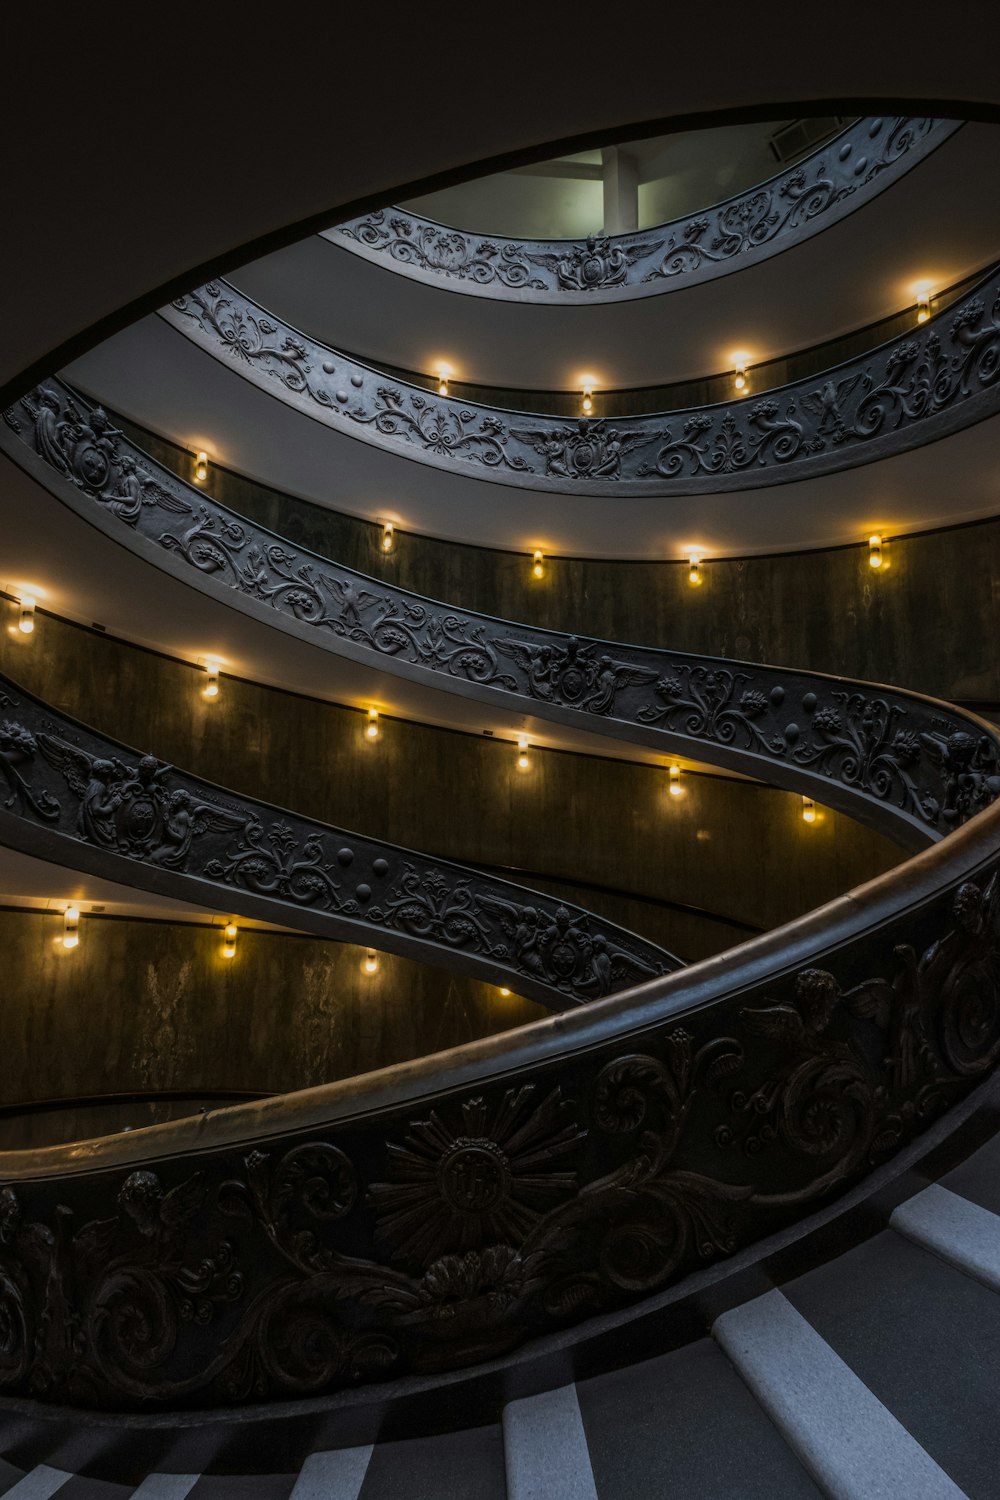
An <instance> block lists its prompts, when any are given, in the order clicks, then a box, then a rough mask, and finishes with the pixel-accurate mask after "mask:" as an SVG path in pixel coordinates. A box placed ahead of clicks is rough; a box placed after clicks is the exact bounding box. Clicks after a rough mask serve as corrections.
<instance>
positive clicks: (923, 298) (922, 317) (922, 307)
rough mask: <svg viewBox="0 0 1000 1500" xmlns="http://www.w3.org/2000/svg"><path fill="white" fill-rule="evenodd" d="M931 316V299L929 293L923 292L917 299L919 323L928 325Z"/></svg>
mask: <svg viewBox="0 0 1000 1500" xmlns="http://www.w3.org/2000/svg"><path fill="white" fill-rule="evenodd" d="M930 315H931V298H930V293H929V292H922V293H921V295H920V296H919V297H918V298H917V322H918V323H926V322H927V319H928V318H929V317H930Z"/></svg>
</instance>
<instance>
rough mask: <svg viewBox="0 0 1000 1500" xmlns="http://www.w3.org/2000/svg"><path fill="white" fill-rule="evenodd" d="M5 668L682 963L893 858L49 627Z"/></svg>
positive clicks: (701, 786) (299, 802) (240, 788)
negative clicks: (370, 721)
mask: <svg viewBox="0 0 1000 1500" xmlns="http://www.w3.org/2000/svg"><path fill="white" fill-rule="evenodd" d="M8 610H9V612H10V616H11V619H12V618H13V606H11V605H8ZM26 641H27V644H25V642H26ZM0 670H2V671H6V672H9V675H10V676H11V677H12V678H13V679H14V681H15V682H17V683H18V684H19V685H22V686H23V687H24V688H25V689H26V690H27V691H29V692H36V693H37V694H38V695H39V696H40V697H42V698H44V699H45V701H46V702H47V703H50V704H51V705H52V707H53V708H57V709H60V710H64V711H66V712H68V713H71V714H73V715H74V716H76V717H79V718H81V719H83V720H84V721H85V722H88V723H91V724H93V726H94V727H95V728H97V729H103V730H104V731H105V732H107V733H111V734H114V735H115V737H116V738H119V739H122V740H124V741H125V742H126V743H128V744H133V745H142V746H149V747H155V749H156V753H157V754H158V755H159V756H160V758H161V759H163V760H166V761H169V762H172V763H174V764H178V765H182V766H188V767H190V768H191V769H192V770H196V771H197V772H198V774H199V775H202V776H204V777H206V778H208V779H209V780H211V781H213V782H215V783H217V784H219V785H221V786H223V787H226V788H227V789H229V790H231V791H233V792H237V793H242V794H244V795H248V796H255V797H260V798H261V799H263V800H265V801H267V802H270V803H273V804H276V805H277V806H280V807H291V808H293V809H294V810H295V811H297V812H300V813H302V814H304V815H306V816H311V817H315V818H317V819H319V820H320V821H322V822H328V823H334V824H336V825H338V826H341V827H346V828H359V829H362V830H364V831H365V833H366V834H367V835H368V836H370V837H375V838H378V837H380V836H383V835H384V836H387V835H388V832H389V831H391V832H392V835H393V840H394V841H395V842H396V843H399V844H402V845H405V846H409V847H410V848H415V849H419V850H421V851H422V852H423V853H424V854H425V855H428V856H431V857H437V858H441V859H446V858H451V857H454V856H456V855H458V854H460V855H461V857H462V859H463V860H464V861H466V862H472V863H478V864H482V865H487V866H490V867H494V868H496V869H497V870H498V872H499V873H502V872H503V871H511V870H512V869H516V870H517V871H519V872H523V873H521V874H520V875H519V877H518V878H520V879H521V880H522V881H523V883H524V884H526V885H535V886H540V885H543V884H544V885H545V887H546V888H551V889H552V891H553V893H554V894H558V895H559V896H561V897H563V898H564V899H570V898H571V895H572V893H573V892H578V893H583V904H585V905H586V906H587V907H588V908H589V909H592V910H595V911H597V912H599V913H600V914H601V915H603V916H605V917H606V918H607V919H609V920H611V919H614V920H620V921H622V922H623V923H625V924H627V925H628V926H629V927H630V928H631V929H633V930H635V931H637V932H639V933H641V934H643V935H645V936H647V937H649V938H650V939H651V940H653V941H657V942H668V940H669V946H670V950H671V951H678V952H679V953H680V955H681V956H682V957H684V958H687V959H693V958H701V957H704V956H707V955H708V954H710V953H715V952H718V951H719V950H720V949H724V948H727V947H729V946H730V945H731V944H732V943H734V942H737V941H739V940H741V939H742V938H744V937H747V936H750V935H752V931H753V930H754V929H756V930H760V929H765V928H771V927H774V926H777V925H778V924H780V923H782V922H785V921H788V920H789V919H791V918H792V917H794V916H797V915H799V914H801V913H802V912H805V911H808V910H810V909H812V908H813V907H815V906H817V905H818V904H820V903H821V902H823V901H826V900H829V899H831V898H832V897H833V896H835V895H838V894H840V893H841V892H842V891H844V890H845V889H847V888H848V887H849V886H852V885H855V884H858V883H859V882H861V881H863V880H866V879H869V878H870V877H871V876H872V875H874V874H876V873H879V872H881V871H882V870H885V869H887V868H888V867H889V866H890V865H892V864H894V863H896V862H898V860H899V859H900V857H901V856H900V853H899V850H898V849H897V848H896V847H895V846H894V845H893V844H891V843H890V842H889V841H888V840H887V839H885V838H883V837H882V836H880V835H878V834H875V833H873V832H871V831H870V830H868V829H866V828H862V827H861V826H859V825H857V824H855V823H854V822H853V821H852V820H851V819H849V818H846V817H842V816H840V815H838V814H835V813H833V812H832V811H829V810H828V809H824V810H823V811H822V814H821V817H820V819H819V820H818V821H817V823H815V824H814V825H812V827H807V826H806V825H805V824H804V823H803V822H802V818H801V807H802V804H801V799H800V798H799V797H798V796H796V795H794V794H791V793H787V792H781V791H778V790H776V789H773V788H769V787H765V786H761V785H760V784H758V783H755V782H750V781H744V780H737V779H733V778H729V777H724V776H716V775H690V776H686V777H685V779H684V793H685V795H684V796H683V797H680V798H675V797H672V796H670V795H669V794H668V789H667V784H666V777H665V774H664V772H663V770H661V769H660V768H659V767H655V766H650V765H648V764H634V763H630V762H628V761H617V760H605V759H603V758H598V757H591V756H584V755H575V754H564V753H560V752H551V751H549V752H542V751H540V750H533V751H532V752H531V761H532V764H531V768H530V770H529V771H528V772H526V773H522V772H520V771H518V769H517V767H516V764H515V760H516V757H515V751H514V746H513V744H511V743H502V742H497V741H492V742H491V741H490V740H487V739H485V738H479V737H475V736H472V735H465V734H458V733H454V732H452V731H448V730H441V729H436V728H433V727H431V726H428V725H421V724H416V723H410V722H408V721H404V720H386V719H384V720H383V722H382V732H381V735H380V737H379V739H378V741H377V742H376V743H374V744H372V743H370V742H369V741H367V740H366V739H365V736H364V724H365V721H364V715H363V714H361V713H359V712H358V711H357V710H355V709H347V708H341V707H338V706H335V705H332V704H329V703H325V702H321V701H319V700H316V699H311V698H305V697H299V696H296V695H293V694H286V693H283V692H281V691H279V690H276V689H273V688H266V687H262V686H260V685H258V684H255V683H253V682H247V681H242V680H239V679H236V678H224V679H223V682H222V687H221V692H220V695H219V698H218V699H217V700H216V701H214V702H212V703H208V702H206V701H205V699H204V698H203V697H202V696H201V691H200V689H201V686H202V680H201V674H200V673H199V672H197V671H196V670H193V669H192V668H191V667H190V666H188V665H187V664H185V663H183V662H178V661H175V660H172V659H169V658H166V657H161V656H158V655H155V654H153V653H150V652H148V651H145V650H142V649H139V648H136V647H132V646H129V645H127V644H125V643H123V642H121V641H117V640H114V639H111V638H109V637H107V636H103V635H100V634H98V633H96V632H93V631H88V630H84V629H81V628H79V627H77V626H72V625H69V624H67V623H65V622H62V621H59V620H57V619H55V618H54V617H51V616H42V617H40V618H39V621H38V625H37V626H36V630H35V632H34V635H33V636H32V637H30V638H25V637H20V638H18V635H17V633H16V631H15V632H10V631H5V630H0ZM671 903H677V905H679V906H680V907H681V908H683V909H682V910H677V909H676V908H675V907H674V906H672V905H671ZM700 913H701V914H700ZM704 913H712V914H714V917H715V918H719V917H721V918H723V919H724V920H723V921H719V920H711V919H708V918H706V916H705V915H704ZM241 1086H242V1085H241Z"/></svg>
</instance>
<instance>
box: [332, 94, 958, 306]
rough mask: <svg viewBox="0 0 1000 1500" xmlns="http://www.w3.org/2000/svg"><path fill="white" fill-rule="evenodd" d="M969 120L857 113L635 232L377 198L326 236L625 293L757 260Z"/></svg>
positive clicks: (496, 274) (402, 254)
mask: <svg viewBox="0 0 1000 1500" xmlns="http://www.w3.org/2000/svg"><path fill="white" fill-rule="evenodd" d="M959 128H960V125H959V122H957V121H954V120H933V119H919V118H916V117H909V116H893V117H867V118H865V119H861V120H856V121H855V122H854V123H853V124H852V125H850V126H849V127H848V128H847V129H846V130H843V131H841V132H840V134H839V135H837V136H835V137H834V139H833V140H830V141H827V142H826V143H825V144H824V145H822V146H821V147H820V148H819V149H818V150H816V151H814V152H812V153H811V154H810V155H809V156H807V157H806V158H805V159H804V160H802V161H799V162H797V163H796V164H795V165H794V166H792V167H787V168H785V169H784V170H783V171H781V172H778V173H776V174H775V176H773V177H770V178H768V179H767V180H766V181H765V182H761V183H756V184H754V185H753V186H752V187H749V188H746V189H744V191H742V192H740V193H737V194H735V195H734V196H733V197H731V198H727V199H726V200H725V201H724V202H722V203H718V204H715V205H713V206H712V207H708V208H705V209H701V210H699V211H698V212H696V213H691V214H687V215H685V217H684V218H681V219H675V220H672V221H670V222H668V223H666V224H659V225H657V226H656V227H654V228H651V229H646V230H642V231H634V232H630V233H628V234H618V235H603V234H596V233H595V234H592V235H588V236H587V237H586V238H585V239H580V240H576V239H569V240H559V239H549V240H524V239H514V238H511V237H509V236H503V235H481V234H475V233H473V232H471V231H466V230H460V229H455V228H453V227H450V226H448V225H445V224H438V223H436V222H435V221H434V220H432V219H425V218H422V217H421V216H420V215H419V214H413V213H410V212H409V211H408V210H406V209H403V208H386V209H379V210H378V211H377V212H375V213H369V214H365V215H363V216H362V217H361V218H358V219H351V220H349V221H348V222H347V223H345V224H338V225H337V226H336V227H334V228H332V229H328V230H325V231H324V234H323V238H324V239H327V240H329V241H330V242H331V244H334V245H338V246H339V247H340V248H341V249H344V250H350V251H352V252H354V253H355V254H357V255H361V256H363V257H365V258H366V259H368V260H371V261H374V262H375V263H376V264H377V265H382V266H385V267H387V268H388V269H391V270H393V271H398V272H401V273H402V274H403V275H405V276H411V277H413V278H415V279H416V280H418V281H424V282H429V283H430V284H431V285H436V286H444V287H447V288H448V289H449V290H451V291H457V292H471V293H473V294H475V295H477V296H481V297H490V298H500V299H506V300H509V301H518V302H543V303H544V302H548V303H559V304H563V305H572V304H574V303H576V304H584V305H586V304H591V303H594V302H612V301H624V300H628V299H631V298H634V297H647V296H652V295H656V294H657V293H660V292H666V291H672V290H673V289H675V288H680V287H686V286H691V285H694V284H695V283H697V282H700V281H707V280H709V279H710V278H712V277H716V276H722V275H725V274H726V273H728V272H730V271H735V270H739V269H741V268H742V267H743V266H746V265H751V264H753V263H754V262H756V261H758V260H761V259H763V258H764V257H766V256H769V255H774V254H777V253H778V252H779V251H782V250H786V249H788V248H789V247H790V246H791V245H795V244H798V243H799V242H800V241H801V240H804V239H807V238H809V237H810V236H811V235H814V234H816V233H818V232H819V231H820V230H821V229H825V228H827V227H828V226H829V225H830V224H833V223H836V222H837V220H838V219H841V218H843V217H844V216H845V215H846V214H848V213H851V212H852V211H853V210H854V209H855V208H858V207H860V205H861V204H862V203H865V202H867V201H868V200H869V199H871V198H872V197H874V196H875V195H876V194H877V193H880V192H881V191H882V190H883V189H884V188H886V187H888V186H890V184H891V183H893V182H895V181H897V180H898V179H899V178H900V177H901V176H902V175H903V173H904V172H907V171H909V169H910V168H911V167H913V166H915V165H916V164H917V162H919V161H922V160H923V158H924V157H926V156H927V155H928V154H929V153H930V152H931V151H933V150H935V148H936V147H937V146H939V145H941V144H942V143H943V142H944V141H946V140H947V139H948V137H949V136H951V135H953V134H954V132H955V131H956V130H958V129H959Z"/></svg>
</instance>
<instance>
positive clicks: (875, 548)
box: [868, 535, 882, 568]
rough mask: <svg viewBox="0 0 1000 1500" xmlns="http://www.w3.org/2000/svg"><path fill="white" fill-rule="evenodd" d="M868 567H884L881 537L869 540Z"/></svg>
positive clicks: (873, 537) (871, 537)
mask: <svg viewBox="0 0 1000 1500" xmlns="http://www.w3.org/2000/svg"><path fill="white" fill-rule="evenodd" d="M868 565H869V567H872V568H880V567H881V566H882V538H881V537H880V536H877V535H875V536H870V537H869V538H868Z"/></svg>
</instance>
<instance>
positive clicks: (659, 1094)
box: [594, 1053, 680, 1133]
mask: <svg viewBox="0 0 1000 1500" xmlns="http://www.w3.org/2000/svg"><path fill="white" fill-rule="evenodd" d="M652 1098H656V1099H658V1100H659V1101H661V1102H662V1103H663V1104H664V1105H665V1106H666V1108H667V1110H668V1111H674V1110H676V1108H677V1107H678V1105H679V1102H680V1101H679V1099H678V1096H677V1089H676V1086H675V1084H674V1081H673V1079H672V1078H671V1076H670V1073H669V1072H668V1070H667V1068H666V1067H665V1066H664V1064H663V1063H661V1062H660V1061H659V1059H658V1058H655V1057H647V1056H643V1055H641V1054H638V1053H635V1054H633V1055H631V1056H629V1057H618V1058H615V1060H614V1062H610V1063H607V1064H606V1065H605V1067H603V1068H602V1069H601V1071H600V1073H599V1074H598V1076H597V1082H596V1084H595V1086H594V1119H595V1121H596V1122H597V1124H598V1125H599V1126H600V1127H601V1129H602V1130H606V1131H608V1132H613V1133H628V1132H631V1131H634V1130H638V1129H639V1127H640V1125H642V1123H643V1121H644V1120H645V1118H646V1114H647V1111H648V1109H649V1104H650V1100H651V1099H652Z"/></svg>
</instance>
